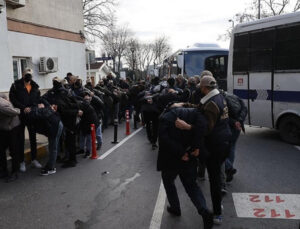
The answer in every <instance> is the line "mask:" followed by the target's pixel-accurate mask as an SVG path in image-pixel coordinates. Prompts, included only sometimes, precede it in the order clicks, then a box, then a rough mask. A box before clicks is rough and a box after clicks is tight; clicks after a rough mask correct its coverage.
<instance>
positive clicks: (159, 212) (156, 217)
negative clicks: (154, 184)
mask: <svg viewBox="0 0 300 229" xmlns="http://www.w3.org/2000/svg"><path fill="white" fill-rule="evenodd" d="M165 203H166V191H165V188H164V185H163V182H162V181H161V182H160V187H159V192H158V196H157V200H156V204H155V208H154V212H153V215H152V219H151V223H150V227H149V229H160V226H161V221H162V216H163V214H164V208H165Z"/></svg>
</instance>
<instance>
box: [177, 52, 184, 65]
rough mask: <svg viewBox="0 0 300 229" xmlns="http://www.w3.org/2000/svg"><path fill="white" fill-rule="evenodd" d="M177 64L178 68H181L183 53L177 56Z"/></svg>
mask: <svg viewBox="0 0 300 229" xmlns="http://www.w3.org/2000/svg"><path fill="white" fill-rule="evenodd" d="M177 65H178V67H179V68H183V55H178V56H177Z"/></svg>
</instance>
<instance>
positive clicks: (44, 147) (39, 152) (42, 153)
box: [7, 143, 48, 163]
mask: <svg viewBox="0 0 300 229" xmlns="http://www.w3.org/2000/svg"><path fill="white" fill-rule="evenodd" d="M47 154H48V144H47V143H44V144H40V145H38V146H37V149H36V158H37V159H42V158H45V157H46V156H47ZM7 160H8V161H10V160H11V156H9V155H8V156H7ZM24 160H25V162H26V163H29V162H31V155H30V148H28V149H26V150H25V151H24Z"/></svg>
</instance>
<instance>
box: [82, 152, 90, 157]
mask: <svg viewBox="0 0 300 229" xmlns="http://www.w3.org/2000/svg"><path fill="white" fill-rule="evenodd" d="M90 155H91V153H90V151H86V152H85V154H84V156H83V158H88V157H89V156H90Z"/></svg>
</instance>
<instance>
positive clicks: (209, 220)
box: [202, 211, 214, 229]
mask: <svg viewBox="0 0 300 229" xmlns="http://www.w3.org/2000/svg"><path fill="white" fill-rule="evenodd" d="M202 219H203V224H204V229H211V228H213V225H214V215H213V213H211V212H210V211H206V212H205V213H204V214H202Z"/></svg>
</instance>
